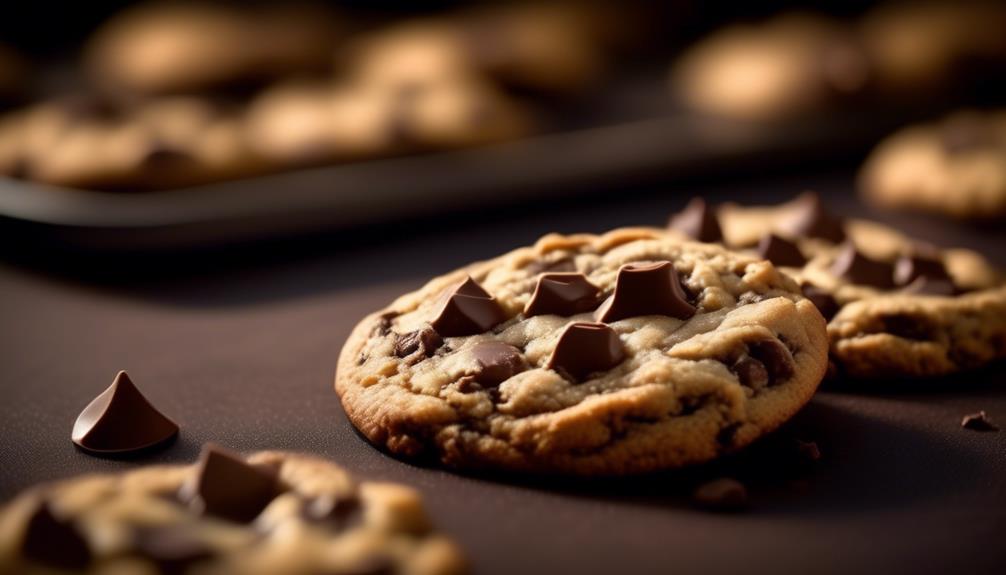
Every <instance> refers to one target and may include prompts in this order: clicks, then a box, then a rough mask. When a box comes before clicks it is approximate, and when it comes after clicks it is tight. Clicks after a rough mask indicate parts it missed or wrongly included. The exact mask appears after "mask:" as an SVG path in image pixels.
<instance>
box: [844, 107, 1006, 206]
mask: <svg viewBox="0 0 1006 575" xmlns="http://www.w3.org/2000/svg"><path fill="white" fill-rule="evenodd" d="M860 191H861V193H862V194H863V196H864V198H865V199H866V200H867V201H868V202H870V203H872V204H875V205H878V206H882V207H885V208H891V209H905V210H915V211H925V212H930V213H934V214H939V215H946V216H950V217H954V218H961V219H976V220H980V219H993V218H1003V217H1006V110H997V111H990V112H978V111H962V112H958V113H956V114H953V115H951V116H949V117H947V118H945V119H943V120H942V121H940V122H937V123H933V124H924V125H917V126H911V127H908V128H905V129H903V130H901V131H899V132H897V133H895V134H894V135H892V136H891V137H889V138H887V139H886V140H884V141H883V142H881V143H880V145H879V146H877V148H876V149H875V150H874V151H873V153H872V154H871V155H870V157H869V159H868V160H867V161H866V164H865V165H864V166H863V169H862V172H861V174H860Z"/></svg>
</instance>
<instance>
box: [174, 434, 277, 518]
mask: <svg viewBox="0 0 1006 575" xmlns="http://www.w3.org/2000/svg"><path fill="white" fill-rule="evenodd" d="M278 493H279V485H278V481H277V478H276V473H275V471H274V470H271V469H269V468H267V467H264V466H255V465H249V464H248V463H245V461H244V459H242V458H241V456H240V455H237V454H235V453H231V452H229V451H226V450H224V449H223V448H221V447H219V446H216V445H213V444H207V445H206V446H205V447H203V452H202V455H200V457H199V464H198V466H197V468H196V473H195V476H194V477H192V478H191V480H190V481H189V482H187V483H186V484H185V485H184V486H183V487H182V493H181V498H182V499H183V500H185V501H187V502H189V503H190V504H191V505H193V506H194V507H195V508H196V509H198V511H200V512H201V513H205V514H207V515H215V516H217V517H222V518H224V519H228V520H230V521H235V522H238V523H247V522H249V521H251V520H252V519H254V518H255V517H257V516H258V514H259V513H260V512H261V511H262V509H264V508H265V506H266V505H268V504H269V502H270V501H272V500H273V498H275V497H276V495H277V494H278Z"/></svg>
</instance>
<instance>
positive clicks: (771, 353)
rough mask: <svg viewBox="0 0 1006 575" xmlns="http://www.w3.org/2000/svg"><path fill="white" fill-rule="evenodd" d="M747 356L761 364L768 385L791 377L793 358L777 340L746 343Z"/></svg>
mask: <svg viewBox="0 0 1006 575" xmlns="http://www.w3.org/2000/svg"><path fill="white" fill-rule="evenodd" d="M748 355H750V356H751V357H753V358H755V359H757V360H758V361H760V362H762V364H763V365H764V366H765V369H766V370H767V371H768V376H769V382H768V384H769V385H772V384H775V383H779V382H780V381H782V380H785V379H788V378H790V377H792V376H793V373H794V372H795V370H794V368H793V356H792V355H791V354H790V352H789V349H787V348H786V346H785V345H783V344H782V342H780V341H779V340H777V339H763V340H761V341H752V342H748Z"/></svg>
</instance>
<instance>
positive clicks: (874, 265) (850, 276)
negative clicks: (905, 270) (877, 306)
mask: <svg viewBox="0 0 1006 575" xmlns="http://www.w3.org/2000/svg"><path fill="white" fill-rule="evenodd" d="M831 273H833V274H835V275H836V276H838V277H841V278H845V279H846V280H848V281H850V282H852V283H854V284H860V285H866V286H871V287H876V288H880V289H889V288H892V287H894V281H893V276H894V266H892V265H891V264H889V263H887V262H881V261H877V260H874V259H870V258H869V257H867V256H865V255H863V254H862V253H861V252H860V251H859V250H858V249H856V245H855V244H853V243H852V242H846V243H845V244H844V245H843V246H842V248H841V251H840V252H839V253H838V256H836V257H835V261H834V263H832V264H831Z"/></svg>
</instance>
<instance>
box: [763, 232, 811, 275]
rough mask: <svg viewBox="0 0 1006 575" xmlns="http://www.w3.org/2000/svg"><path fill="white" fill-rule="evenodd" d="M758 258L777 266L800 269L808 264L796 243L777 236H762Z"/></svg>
mask: <svg viewBox="0 0 1006 575" xmlns="http://www.w3.org/2000/svg"><path fill="white" fill-rule="evenodd" d="M758 256H759V257H761V258H762V259H766V260H768V261H770V262H772V263H773V264H775V265H777V266H786V267H791V268H798V267H802V266H803V264H805V263H807V258H805V257H803V253H802V252H800V248H799V247H797V245H796V244H795V243H793V242H791V241H788V240H784V239H783V238H780V237H779V236H777V235H775V234H765V235H764V236H762V239H761V241H759V242H758Z"/></svg>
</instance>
